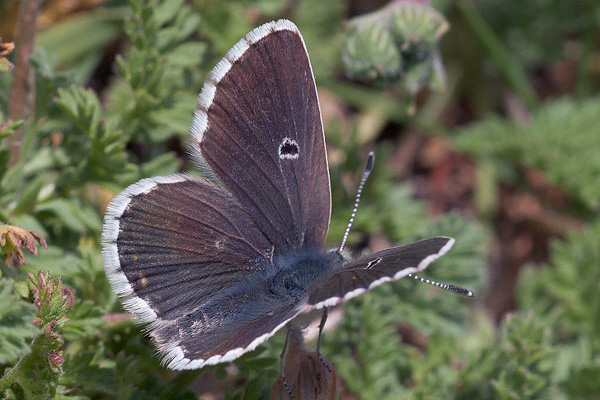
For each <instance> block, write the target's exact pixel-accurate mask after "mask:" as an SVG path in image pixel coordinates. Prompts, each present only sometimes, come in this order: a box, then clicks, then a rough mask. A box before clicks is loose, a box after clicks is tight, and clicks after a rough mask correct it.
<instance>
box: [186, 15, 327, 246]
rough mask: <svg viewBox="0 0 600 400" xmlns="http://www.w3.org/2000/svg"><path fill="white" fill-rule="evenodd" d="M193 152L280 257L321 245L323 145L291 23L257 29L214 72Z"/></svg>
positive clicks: (308, 72)
mask: <svg viewBox="0 0 600 400" xmlns="http://www.w3.org/2000/svg"><path fill="white" fill-rule="evenodd" d="M190 149H191V153H192V156H193V157H194V159H195V160H196V161H197V162H198V163H200V164H203V165H208V167H210V169H211V170H212V172H213V173H214V174H215V175H216V177H217V178H218V179H219V180H220V181H221V182H222V184H223V185H224V186H225V187H226V188H227V189H228V190H229V191H230V192H231V193H232V194H233V195H234V196H235V197H236V198H237V199H238V200H239V202H240V203H241V204H242V205H243V206H244V207H246V208H247V209H248V211H249V212H250V213H251V214H252V215H253V218H254V219H255V221H256V223H257V225H258V227H259V228H260V229H261V231H263V232H264V233H265V235H266V236H267V237H268V238H269V240H270V241H271V242H272V243H274V244H275V253H276V254H284V253H287V252H289V251H290V250H293V249H295V248H298V247H303V246H304V245H306V244H310V245H315V246H319V247H320V246H322V245H323V244H324V242H325V237H326V235H327V229H328V225H329V217H330V213H331V193H330V183H329V172H328V168H327V158H326V153H325V138H324V135H323V126H322V122H321V111H320V108H319V100H318V98H317V91H316V86H315V81H314V77H313V74H312V68H311V66H310V61H309V58H308V53H307V51H306V48H305V46H304V41H303V39H302V36H301V35H300V32H299V31H298V29H297V28H296V26H295V25H294V24H293V23H291V22H290V21H286V20H280V21H277V22H272V23H268V24H265V25H263V26H261V27H259V28H257V29H255V30H254V31H252V32H250V33H249V34H248V35H246V36H245V37H244V38H243V39H242V40H240V41H239V42H238V43H237V44H236V45H235V46H234V47H233V48H232V49H231V50H230V51H229V52H228V53H227V54H226V55H225V57H224V58H223V60H221V62H220V63H219V64H217V66H216V67H215V68H214V69H213V71H212V72H211V73H210V74H209V76H208V78H207V81H206V83H205V85H204V88H203V89H202V92H201V94H200V97H199V100H198V105H197V109H196V113H195V118H194V124H193V126H192V132H191V143H190Z"/></svg>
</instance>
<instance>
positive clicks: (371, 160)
mask: <svg viewBox="0 0 600 400" xmlns="http://www.w3.org/2000/svg"><path fill="white" fill-rule="evenodd" d="M374 165H375V153H374V152H372V151H370V152H369V159H368V160H367V167H366V168H365V174H370V173H371V171H372V170H373V166H374Z"/></svg>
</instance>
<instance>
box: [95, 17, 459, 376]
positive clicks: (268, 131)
mask: <svg viewBox="0 0 600 400" xmlns="http://www.w3.org/2000/svg"><path fill="white" fill-rule="evenodd" d="M189 150H190V154H191V158H192V159H193V160H194V161H195V163H196V164H197V165H198V166H200V167H201V168H204V172H205V174H204V175H205V176H207V177H206V178H199V177H193V176H189V175H184V174H174V175H168V176H161V177H154V178H149V179H142V180H141V181H139V182H137V183H135V184H133V185H131V186H129V187H127V188H126V189H125V190H124V191H122V192H121V193H119V194H118V195H117V196H115V197H114V199H113V200H112V202H111V203H110V205H109V206H108V208H107V212H106V216H105V219H104V226H103V232H102V238H103V258H104V265H105V269H106V273H107V276H108V278H109V280H110V282H111V284H112V287H113V289H114V291H115V292H116V293H117V294H118V296H119V297H120V299H121V301H122V304H123V306H124V308H125V309H126V310H128V311H130V312H131V313H133V314H135V315H136V316H137V318H138V320H139V321H141V322H142V323H144V324H147V329H148V332H149V334H150V336H151V337H152V339H153V341H154V342H155V344H156V346H157V348H158V350H159V352H160V353H161V355H162V356H163V361H164V363H166V365H167V366H168V367H169V368H172V369H177V370H179V369H194V368H201V367H203V366H205V365H212V364H217V363H222V362H228V361H232V360H234V359H236V358H237V357H239V356H241V355H242V354H244V353H246V352H249V351H251V350H253V349H255V348H256V347H257V346H258V345H259V344H261V343H263V342H264V341H266V340H267V339H268V338H269V337H271V336H272V335H274V334H275V332H277V331H278V330H279V329H281V328H282V327H283V326H285V325H286V324H287V323H288V322H290V321H291V320H292V319H294V317H296V316H297V315H298V314H301V313H306V312H309V311H312V310H319V309H326V308H327V307H331V306H335V305H337V304H339V303H341V302H344V301H346V300H348V299H351V298H353V297H355V296H358V295H360V294H361V293H364V292H366V291H367V290H369V289H372V288H374V287H376V286H379V285H381V284H382V283H384V282H388V281H394V280H397V279H400V278H402V277H405V276H408V275H410V274H413V273H416V272H418V271H422V270H423V269H425V268H426V267H427V266H428V265H429V264H430V263H431V262H432V261H434V260H436V259H437V258H439V257H440V256H442V255H443V254H445V253H446V252H447V251H448V250H450V248H451V247H452V245H453V243H454V239H452V238H449V237H434V238H430V239H426V240H421V241H418V242H415V243H411V244H407V245H404V246H399V247H393V248H389V249H386V250H382V251H378V252H375V253H373V254H370V255H367V256H364V257H360V258H358V259H354V260H350V259H346V258H345V257H344V256H343V255H342V252H340V251H338V250H324V244H325V238H326V236H327V231H328V227H329V221H330V216H331V188H330V180H329V172H328V163H327V153H326V151H325V136H324V134H323V123H322V120H321V111H320V106H319V99H318V97H317V90H316V85H315V80H314V76H313V72H312V68H311V64H310V61H309V57H308V52H307V50H306V46H305V44H304V40H303V38H302V35H301V34H300V32H299V31H298V28H297V27H296V26H295V25H294V24H293V23H292V22H290V21H287V20H279V21H276V22H270V23H267V24H265V25H262V26H260V27H258V28H256V29H254V30H253V31H252V32H250V33H249V34H247V35H246V36H245V37H244V38H242V39H241V40H240V41H239V42H238V43H237V44H236V45H235V46H234V47H233V48H232V49H231V50H229V52H227V54H226V55H225V57H224V58H223V59H222V60H221V61H220V62H219V63H218V64H217V65H216V66H215V67H214V69H213V70H212V71H211V72H210V73H209V75H208V77H207V79H206V82H205V84H204V87H203V89H202V92H201V93H200V96H199V98H198V102H197V107H196V110H195V113H194V119H193V124H192V127H191V133H190V139H189Z"/></svg>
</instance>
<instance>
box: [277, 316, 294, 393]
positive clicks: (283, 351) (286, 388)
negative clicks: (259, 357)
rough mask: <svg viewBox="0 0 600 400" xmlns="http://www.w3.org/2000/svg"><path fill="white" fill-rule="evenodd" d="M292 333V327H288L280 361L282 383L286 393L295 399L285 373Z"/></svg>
mask: <svg viewBox="0 0 600 400" xmlns="http://www.w3.org/2000/svg"><path fill="white" fill-rule="evenodd" d="M291 333H292V327H291V326H288V331H287V334H286V335H285V342H284V343H283V350H281V357H280V359H279V360H280V362H281V383H283V387H284V388H285V391H286V392H287V393H288V396H289V398H290V399H293V398H294V393H292V390H291V389H290V387H289V386H288V384H287V382H286V380H285V372H284V363H285V352H286V350H287V346H288V339H289V338H290V334H291Z"/></svg>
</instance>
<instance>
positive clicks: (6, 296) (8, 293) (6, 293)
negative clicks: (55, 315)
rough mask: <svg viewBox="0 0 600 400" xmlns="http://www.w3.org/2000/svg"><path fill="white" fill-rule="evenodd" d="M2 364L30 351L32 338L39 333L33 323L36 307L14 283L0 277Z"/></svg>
mask: <svg viewBox="0 0 600 400" xmlns="http://www.w3.org/2000/svg"><path fill="white" fill-rule="evenodd" d="M0 304H2V307H0V337H1V338H2V340H0V364H1V365H6V364H14V363H15V362H16V361H17V360H18V359H19V358H20V357H23V356H24V355H25V354H27V353H28V352H29V351H30V348H29V344H30V342H31V340H32V339H33V338H34V337H36V336H37V335H38V334H39V329H38V328H37V327H36V326H35V325H33V324H32V322H31V321H33V318H34V317H35V307H34V306H33V304H31V303H29V302H27V301H25V299H23V298H22V297H21V296H20V295H18V294H17V293H16V292H15V290H14V288H13V283H11V282H10V281H8V280H6V279H0Z"/></svg>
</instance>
